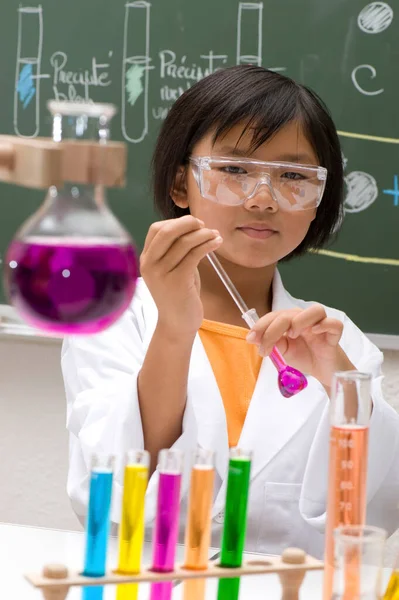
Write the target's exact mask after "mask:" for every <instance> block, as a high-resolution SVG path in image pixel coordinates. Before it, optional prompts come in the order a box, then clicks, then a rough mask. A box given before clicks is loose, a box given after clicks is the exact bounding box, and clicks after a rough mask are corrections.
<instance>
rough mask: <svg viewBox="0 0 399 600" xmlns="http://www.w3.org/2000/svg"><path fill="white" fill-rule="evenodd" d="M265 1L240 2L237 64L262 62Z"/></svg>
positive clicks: (259, 64)
mask: <svg viewBox="0 0 399 600" xmlns="http://www.w3.org/2000/svg"><path fill="white" fill-rule="evenodd" d="M262 13H263V2H240V3H239V5H238V19H237V65H257V66H258V67H260V66H261V64H262V21H263V19H262Z"/></svg>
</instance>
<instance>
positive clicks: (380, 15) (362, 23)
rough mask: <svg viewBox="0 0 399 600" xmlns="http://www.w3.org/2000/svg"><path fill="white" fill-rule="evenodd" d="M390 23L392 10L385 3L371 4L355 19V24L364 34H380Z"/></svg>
mask: <svg viewBox="0 0 399 600" xmlns="http://www.w3.org/2000/svg"><path fill="white" fill-rule="evenodd" d="M392 21H393V10H392V8H391V7H390V6H389V4H387V3H386V2H371V4H368V5H367V6H365V7H364V8H363V10H362V11H361V12H360V13H359V16H358V18H357V24H358V25H359V27H360V29H361V30H362V31H364V33H382V32H383V31H385V30H386V29H388V27H389V26H390V24H391V23H392Z"/></svg>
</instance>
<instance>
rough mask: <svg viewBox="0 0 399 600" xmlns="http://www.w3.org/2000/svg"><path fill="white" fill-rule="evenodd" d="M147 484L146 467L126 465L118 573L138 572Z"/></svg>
mask: <svg viewBox="0 0 399 600" xmlns="http://www.w3.org/2000/svg"><path fill="white" fill-rule="evenodd" d="M147 482H148V468H147V467H144V466H142V465H127V467H126V468H125V478H124V488H123V502H122V517H121V524H120V531H119V562H118V571H119V572H120V573H139V572H140V567H141V552H142V548H143V540H144V497H145V492H146V489H147Z"/></svg>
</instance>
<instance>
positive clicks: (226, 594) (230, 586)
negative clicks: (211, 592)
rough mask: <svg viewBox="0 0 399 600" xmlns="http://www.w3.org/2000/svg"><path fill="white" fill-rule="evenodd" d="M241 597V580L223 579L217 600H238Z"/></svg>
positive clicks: (236, 578)
mask: <svg viewBox="0 0 399 600" xmlns="http://www.w3.org/2000/svg"><path fill="white" fill-rule="evenodd" d="M239 595H240V578H239V577H234V578H233V579H221V580H220V581H219V585H218V599H217V600H238V597H239Z"/></svg>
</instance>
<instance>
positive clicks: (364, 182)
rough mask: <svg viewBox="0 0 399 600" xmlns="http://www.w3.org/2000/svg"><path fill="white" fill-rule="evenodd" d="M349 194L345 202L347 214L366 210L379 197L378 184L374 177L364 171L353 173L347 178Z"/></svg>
mask: <svg viewBox="0 0 399 600" xmlns="http://www.w3.org/2000/svg"><path fill="white" fill-rule="evenodd" d="M345 183H346V187H347V194H346V198H345V201H344V209H345V212H346V213H357V212H361V211H362V210H366V208H368V207H369V206H370V205H371V204H373V202H375V200H377V197H378V187H377V182H376V180H375V179H374V177H373V176H372V175H370V174H369V173H364V172H363V171H352V172H351V173H348V175H346V177H345Z"/></svg>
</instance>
